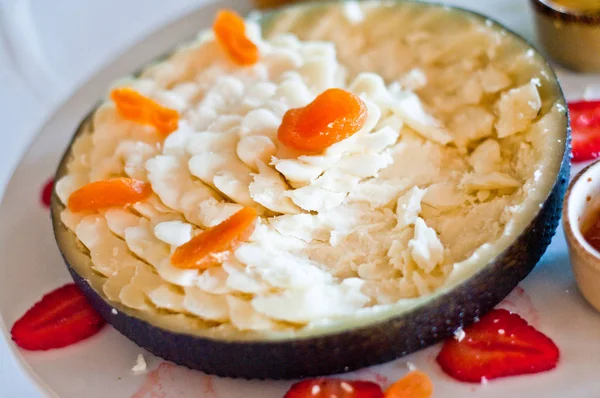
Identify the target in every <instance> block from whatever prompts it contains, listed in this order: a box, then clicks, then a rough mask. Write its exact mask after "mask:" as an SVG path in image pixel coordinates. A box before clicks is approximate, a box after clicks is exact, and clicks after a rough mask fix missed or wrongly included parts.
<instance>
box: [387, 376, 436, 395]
mask: <svg viewBox="0 0 600 398" xmlns="http://www.w3.org/2000/svg"><path fill="white" fill-rule="evenodd" d="M432 395H433V384H432V383H431V379H429V376H427V375H426V374H425V373H423V372H420V371H418V370H413V371H412V372H410V373H409V374H407V375H406V376H404V377H403V378H401V379H400V380H398V381H397V382H395V383H394V384H392V386H391V387H390V388H388V390H387V391H386V392H385V398H429V397H431V396H432Z"/></svg>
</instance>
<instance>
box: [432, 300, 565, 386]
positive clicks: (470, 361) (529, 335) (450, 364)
mask: <svg viewBox="0 0 600 398" xmlns="http://www.w3.org/2000/svg"><path fill="white" fill-rule="evenodd" d="M464 332H465V336H464V338H462V339H460V341H459V340H458V339H454V338H453V339H448V340H447V341H446V342H445V343H444V346H443V348H442V350H441V351H440V353H439V355H438V357H437V361H438V363H439V364H440V365H441V367H442V369H443V370H444V371H445V372H446V373H447V374H449V375H450V376H452V377H453V378H455V379H457V380H460V381H466V382H472V383H479V382H481V381H482V380H484V378H485V379H488V380H490V379H495V378H498V377H506V376H515V375H522V374H528V373H538V372H543V371H546V370H550V369H553V368H554V367H555V366H556V364H557V362H558V357H559V352H558V347H557V346H556V344H554V342H553V341H552V340H550V339H549V338H548V337H546V336H545V335H544V334H542V333H540V332H539V331H537V330H536V329H535V328H533V327H532V326H530V325H529V324H528V323H527V322H526V321H525V320H524V319H523V318H521V317H520V316H518V315H517V314H512V313H510V312H508V311H506V310H502V309H501V310H493V311H491V312H490V313H489V314H487V315H486V316H485V317H483V318H482V319H481V320H480V321H479V322H478V323H475V324H473V325H471V326H469V327H467V328H465V330H464Z"/></svg>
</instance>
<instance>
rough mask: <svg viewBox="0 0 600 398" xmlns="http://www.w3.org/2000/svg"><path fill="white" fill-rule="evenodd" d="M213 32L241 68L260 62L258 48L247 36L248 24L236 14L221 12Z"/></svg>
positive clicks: (227, 11)
mask: <svg viewBox="0 0 600 398" xmlns="http://www.w3.org/2000/svg"><path fill="white" fill-rule="evenodd" d="M213 32H214V33H215V36H216V38H217V41H218V42H219V44H220V45H221V47H223V49H224V50H225V52H226V53H227V55H229V58H231V60H232V61H233V62H235V63H236V64H238V65H241V66H251V65H254V64H255V63H257V62H258V59H259V57H260V55H259V51H258V47H257V46H256V44H254V43H253V42H252V40H250V39H249V38H248V36H246V23H245V22H244V19H243V18H242V17H240V16H239V15H238V14H237V13H236V12H234V11H231V10H222V11H219V13H218V14H217V17H216V18H215V23H214V25H213Z"/></svg>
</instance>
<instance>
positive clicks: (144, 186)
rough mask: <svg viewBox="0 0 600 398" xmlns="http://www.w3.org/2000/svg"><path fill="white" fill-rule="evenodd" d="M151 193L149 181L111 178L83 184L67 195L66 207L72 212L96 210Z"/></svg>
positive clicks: (124, 202) (136, 200)
mask: <svg viewBox="0 0 600 398" xmlns="http://www.w3.org/2000/svg"><path fill="white" fill-rule="evenodd" d="M150 195H152V187H151V185H150V184H149V183H147V182H144V181H140V180H135V179H132V178H112V179H110V180H102V181H95V182H92V183H89V184H87V185H84V186H83V187H81V188H79V189H78V190H76V191H75V192H73V193H72V194H71V196H69V202H68V204H67V207H68V208H69V210H71V211H72V212H74V213H77V212H83V211H97V210H101V209H106V208H108V207H117V206H119V207H122V206H127V205H130V204H133V203H137V202H139V201H141V200H144V199H146V198H147V197H149V196H150Z"/></svg>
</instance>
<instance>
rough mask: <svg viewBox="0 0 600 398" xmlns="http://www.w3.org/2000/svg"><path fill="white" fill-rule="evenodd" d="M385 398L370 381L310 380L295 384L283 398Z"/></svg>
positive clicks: (378, 388) (379, 388) (379, 389)
mask: <svg viewBox="0 0 600 398" xmlns="http://www.w3.org/2000/svg"><path fill="white" fill-rule="evenodd" d="M333 397H337V398H383V392H382V391H381V387H379V386H378V385H377V384H375V383H371V382H370V381H353V380H340V379H326V378H320V379H308V380H303V381H301V382H299V383H296V384H294V385H293V386H292V387H291V388H290V390H289V391H288V392H287V393H285V395H284V396H283V398H333Z"/></svg>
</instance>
